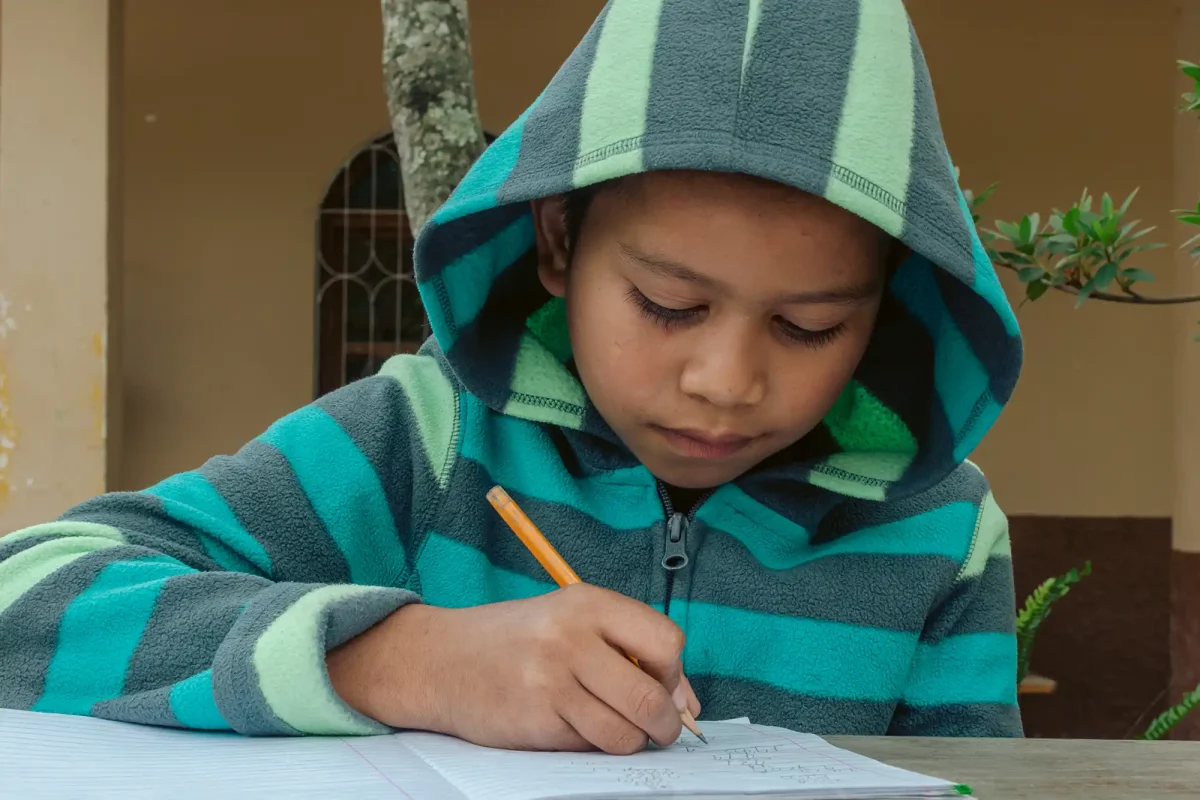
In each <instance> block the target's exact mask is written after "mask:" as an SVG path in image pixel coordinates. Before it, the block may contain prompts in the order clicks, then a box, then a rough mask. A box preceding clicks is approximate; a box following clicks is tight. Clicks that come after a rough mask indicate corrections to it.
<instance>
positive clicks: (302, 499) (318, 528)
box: [200, 439, 350, 583]
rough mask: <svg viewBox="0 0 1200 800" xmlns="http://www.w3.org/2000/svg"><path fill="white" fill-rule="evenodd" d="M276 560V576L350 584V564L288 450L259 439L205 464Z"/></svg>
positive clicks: (211, 479) (204, 470)
mask: <svg viewBox="0 0 1200 800" xmlns="http://www.w3.org/2000/svg"><path fill="white" fill-rule="evenodd" d="M200 474H201V475H203V476H204V478H205V479H206V480H207V481H208V482H209V484H211V485H212V487H213V489H215V490H216V491H217V492H218V493H220V495H221V497H222V498H223V499H224V500H225V503H226V504H227V505H228V506H229V508H230V510H231V511H232V512H233V514H234V516H236V517H237V518H238V521H239V522H240V523H242V526H243V527H244V528H245V529H246V531H247V532H248V533H249V534H250V535H251V536H253V537H254V538H255V539H257V540H258V541H259V543H261V544H262V546H263V549H264V550H266V551H267V555H268V556H269V557H270V559H271V566H272V577H273V578H274V579H275V580H278V581H295V582H298V583H348V582H349V580H350V567H349V566H348V565H347V563H346V558H345V556H343V555H342V552H341V551H340V550H339V549H338V547H337V544H336V543H335V542H334V541H333V539H331V538H330V536H329V534H328V533H327V532H326V531H325V526H324V525H323V524H321V520H320V518H318V517H317V513H316V512H315V511H314V510H313V507H312V503H311V501H310V500H309V499H308V495H307V494H305V493H304V489H303V488H302V487H301V486H300V482H299V480H297V478H296V473H295V472H294V471H293V470H292V466H291V464H289V463H288V460H287V458H286V457H285V456H284V455H283V453H281V452H279V450H278V449H277V448H276V447H275V446H274V445H271V444H268V443H267V442H264V441H261V440H258V439H256V440H254V441H251V442H250V443H249V444H247V445H246V446H245V447H243V448H242V449H241V450H240V451H239V452H238V454H237V455H236V456H234V457H232V458H231V457H229V456H219V457H217V458H213V459H211V460H209V461H208V462H207V463H206V464H205V465H204V466H203V467H201V468H200Z"/></svg>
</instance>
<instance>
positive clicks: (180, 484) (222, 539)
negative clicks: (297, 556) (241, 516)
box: [145, 472, 273, 577]
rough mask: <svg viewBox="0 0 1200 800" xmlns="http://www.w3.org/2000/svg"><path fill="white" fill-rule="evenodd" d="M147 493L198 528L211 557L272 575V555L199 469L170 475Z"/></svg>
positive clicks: (175, 516) (224, 566)
mask: <svg viewBox="0 0 1200 800" xmlns="http://www.w3.org/2000/svg"><path fill="white" fill-rule="evenodd" d="M145 494H148V495H152V496H154V497H157V498H158V499H159V500H160V501H162V506H163V510H164V511H166V512H167V514H168V515H169V516H170V517H171V518H172V519H174V520H175V521H176V522H181V523H183V524H184V525H189V526H191V527H193V528H197V529H198V530H197V534H198V536H199V538H200V541H201V543H202V544H203V545H204V549H205V551H206V552H207V554H208V556H209V558H211V559H212V560H213V561H216V562H217V564H218V565H220V567H221V568H222V569H225V570H228V571H231V572H253V571H255V570H257V571H258V572H259V573H261V574H263V575H266V576H268V577H269V576H270V575H271V574H272V572H273V568H272V565H271V558H270V556H268V555H267V551H266V550H265V549H264V548H263V546H262V544H261V543H260V542H259V541H258V540H257V539H255V538H254V537H253V536H252V535H250V532H249V531H247V530H246V529H245V528H244V527H243V526H242V523H241V522H240V521H239V520H238V518H237V517H236V516H234V513H233V511H231V510H230V508H229V504H228V503H226V502H225V498H224V497H222V496H221V493H220V492H218V491H217V490H216V489H214V488H213V486H212V484H210V483H209V482H208V481H207V480H205V478H204V476H203V475H201V474H200V473H198V472H184V473H181V474H179V475H173V476H171V477H170V478H167V479H166V480H165V481H163V482H162V483H160V484H158V485H157V486H153V487H151V488H149V489H147V490H146V491H145Z"/></svg>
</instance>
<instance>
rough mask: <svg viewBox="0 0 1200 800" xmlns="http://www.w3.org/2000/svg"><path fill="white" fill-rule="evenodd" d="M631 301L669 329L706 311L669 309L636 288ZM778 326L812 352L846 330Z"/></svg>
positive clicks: (781, 323) (839, 327)
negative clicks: (816, 329)
mask: <svg viewBox="0 0 1200 800" xmlns="http://www.w3.org/2000/svg"><path fill="white" fill-rule="evenodd" d="M629 300H630V301H631V302H632V303H633V304H634V306H635V307H636V308H637V310H638V312H639V313H640V314H641V315H642V316H643V317H645V318H646V319H647V320H649V321H650V322H653V323H654V324H655V325H661V326H662V327H664V328H667V329H671V328H674V327H676V326H679V325H683V324H686V323H687V322H689V321H691V320H692V319H694V318H695V317H698V316H699V315H700V314H701V313H702V312H703V311H704V309H703V308H702V307H700V306H697V307H695V308H667V307H666V306H660V305H659V304H658V303H656V302H654V301H653V300H651V299H650V298H649V297H646V295H644V294H642V293H641V292H640V291H638V289H637V287H636V286H631V287H630V288H629ZM777 325H778V327H779V331H780V333H781V334H782V335H783V336H785V337H786V338H788V339H790V340H792V341H793V342H796V343H797V344H802V345H804V346H805V347H808V348H810V349H812V350H817V349H820V348H822V347H824V346H825V345H827V344H829V343H830V342H832V341H833V340H834V339H836V338H837V337H838V336H840V335H841V334H842V332H843V331H845V329H846V325H845V323H838V324H837V325H834V326H833V327H832V328H826V329H825V330H821V331H810V330H805V329H804V328H801V327H800V326H798V325H793V324H792V323H790V322H788V321H787V320H784V319H781V320H778V321H777Z"/></svg>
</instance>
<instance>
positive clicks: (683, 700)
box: [671, 683, 688, 711]
mask: <svg viewBox="0 0 1200 800" xmlns="http://www.w3.org/2000/svg"><path fill="white" fill-rule="evenodd" d="M671 700H673V701H674V702H675V708H677V709H679V710H680V711H687V701H688V698H687V692H685V691H684V690H683V684H682V683H681V684H679V685H678V686H676V687H675V691H673V692H671Z"/></svg>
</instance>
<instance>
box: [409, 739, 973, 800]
mask: <svg viewBox="0 0 1200 800" xmlns="http://www.w3.org/2000/svg"><path fill="white" fill-rule="evenodd" d="M704 734H705V736H707V737H708V740H709V744H707V745H704V744H702V743H700V742H699V741H698V740H696V739H694V738H693V737H692V736H691V735H690V734H688V733H684V734H683V736H682V737H681V739H680V741H679V742H677V743H676V744H675V745H672V746H671V747H669V748H663V749H654V750H647V751H645V752H642V753H638V754H636V755H632V756H621V757H614V756H605V755H593V754H586V753H585V754H579V753H514V752H507V751H501V750H488V749H485V748H479V747H475V746H473V745H469V744H465V743H464V742H460V741H458V740H455V739H451V738H448V737H441V736H435V735H432V734H405V736H404V738H405V740H406V743H407V745H408V747H409V748H411V749H412V750H413V752H415V753H417V754H418V755H420V756H421V757H422V758H423V759H424V760H425V761H426V763H428V764H430V765H431V766H433V767H434V768H436V769H437V770H438V771H439V772H441V774H442V775H443V776H444V777H445V778H446V780H447V781H448V782H450V783H451V784H453V785H454V786H456V787H457V788H458V789H459V790H460V791H462V793H463V794H465V795H466V796H467V797H468V799H469V800H477V799H478V800H483V799H484V798H488V799H489V800H544V799H545V798H573V797H637V796H654V795H664V794H672V793H678V794H683V795H689V796H695V795H701V796H702V795H706V794H707V795H745V794H778V795H781V796H784V795H786V796H791V797H804V796H805V795H810V796H820V797H846V798H875V797H939V796H940V797H952V796H955V795H956V794H957V792H956V791H955V788H954V785H953V784H951V783H948V782H947V781H943V780H940V779H938V778H931V777H928V776H924V775H918V774H916V773H913V772H908V771H906V770H902V769H898V768H896V767H891V766H887V765H885V764H881V763H879V762H877V761H873V760H872V759H869V758H866V757H865V756H861V755H858V754H857V753H851V752H849V751H846V750H841V749H839V748H836V747H834V746H833V745H831V744H829V743H828V742H826V741H825V740H823V739H821V738H820V737H818V736H812V735H807V734H797V733H793V732H791V731H788V730H784V729H782V728H771V727H767V726H762V725H749V724H744V723H738V722H706V723H704Z"/></svg>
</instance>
